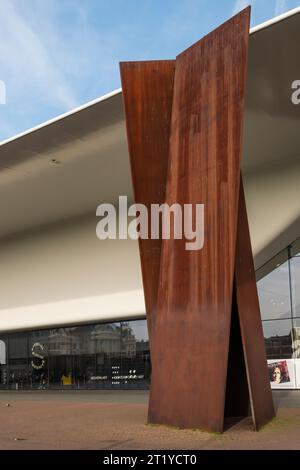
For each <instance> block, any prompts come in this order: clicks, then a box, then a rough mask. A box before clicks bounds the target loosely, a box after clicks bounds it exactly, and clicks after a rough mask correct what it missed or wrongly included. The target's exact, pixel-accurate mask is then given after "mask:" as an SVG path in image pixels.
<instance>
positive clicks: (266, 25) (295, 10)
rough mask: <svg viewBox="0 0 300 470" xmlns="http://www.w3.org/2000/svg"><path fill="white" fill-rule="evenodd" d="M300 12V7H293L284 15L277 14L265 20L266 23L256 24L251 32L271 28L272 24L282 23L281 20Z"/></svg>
mask: <svg viewBox="0 0 300 470" xmlns="http://www.w3.org/2000/svg"><path fill="white" fill-rule="evenodd" d="M298 13H300V7H296V8H293V9H292V10H289V11H287V12H285V13H282V15H279V16H275V17H274V18H272V19H271V20H268V21H265V22H264V23H261V24H259V25H257V26H254V27H253V28H250V34H254V33H257V32H258V31H262V30H263V29H266V28H269V27H270V26H273V25H274V24H276V23H280V22H281V21H283V20H286V19H288V18H290V17H292V16H295V15H297V14H298Z"/></svg>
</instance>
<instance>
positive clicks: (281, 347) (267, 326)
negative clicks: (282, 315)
mask: <svg viewBox="0 0 300 470" xmlns="http://www.w3.org/2000/svg"><path fill="white" fill-rule="evenodd" d="M263 331H264V337H265V345H266V353H267V358H268V359H290V358H291V357H292V356H293V336H292V321H291V320H275V321H264V322H263Z"/></svg>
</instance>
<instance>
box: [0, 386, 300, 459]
mask: <svg viewBox="0 0 300 470" xmlns="http://www.w3.org/2000/svg"><path fill="white" fill-rule="evenodd" d="M274 402H275V406H276V409H277V416H276V418H275V419H274V420H273V421H272V422H271V423H270V424H268V425H267V426H265V427H264V428H263V429H262V430H261V431H260V432H259V433H257V432H254V431H253V429H252V425H251V420H250V418H247V419H244V420H243V421H241V422H239V423H236V424H234V425H233V426H231V427H230V428H229V429H228V430H227V431H226V432H224V433H223V434H221V435H217V434H209V433H206V432H202V431H199V430H180V429H177V428H171V427H167V426H153V425H147V424H146V422H147V406H148V392H145V391H97V392H96V391H86V392H83V391H78V392H77V391H55V392H49V391H38V392H23V391H22V392H7V391H1V392H0V449H2V450H8V449H12V450H14V449H15V450H18V449H20V450H21V449H22V450H25V449H36V450H38V449H50V450H51V449H53V450H54V449H96V450H97V449H112V450H117V449H146V450H151V449H195V450H196V449H300V392H299V391H284V392H283V391H280V392H274Z"/></svg>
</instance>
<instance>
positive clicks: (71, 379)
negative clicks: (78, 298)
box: [0, 320, 151, 390]
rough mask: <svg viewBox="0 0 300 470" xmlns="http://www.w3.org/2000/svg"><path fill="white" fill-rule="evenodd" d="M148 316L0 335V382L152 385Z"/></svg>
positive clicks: (48, 386)
mask: <svg viewBox="0 0 300 470" xmlns="http://www.w3.org/2000/svg"><path fill="white" fill-rule="evenodd" d="M150 369H151V367H150V353H149V340H148V331H147V324H146V320H135V321H128V322H118V323H100V324H96V325H84V326H75V327H69V328H55V329H49V330H39V331H31V332H20V333H9V334H6V335H1V336H0V386H1V388H9V389H14V390H16V389H17V390H18V389H51V388H53V389H114V388H116V389H118V388H122V389H130V388H132V389H147V388H148V387H149V381H150Z"/></svg>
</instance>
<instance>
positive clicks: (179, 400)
mask: <svg viewBox="0 0 300 470" xmlns="http://www.w3.org/2000/svg"><path fill="white" fill-rule="evenodd" d="M249 21H250V9H249V8H248V9H246V10H244V11H243V12H241V13H240V14H239V15H237V16H235V17H234V18H232V19H231V20H229V21H228V22H226V23H225V24H223V25H222V26H220V27H219V28H218V29H217V30H215V31H213V32H212V33H210V34H209V35H208V36H206V37H205V38H203V39H201V40H200V41H199V42H197V43H196V44H194V45H193V46H191V47H190V48H189V49H187V50H186V51H184V52H183V53H181V54H180V55H179V56H178V57H177V58H176V61H154V62H134V63H130V62H129V63H122V64H121V77H122V86H123V96H124V106H125V114H126V124H127V134H128V144H129V153H130V160H131V168H132V177H133V178H132V179H133V186H134V195H135V200H136V202H143V203H144V204H146V205H147V206H150V204H151V203H162V202H166V203H167V204H168V205H170V206H171V205H172V204H174V203H178V204H181V205H183V204H188V203H189V204H193V205H195V204H204V207H205V239H204V245H203V248H202V249H200V250H195V251H188V250H186V240H185V239H175V238H174V237H173V238H172V237H171V238H170V239H163V240H140V256H141V265H142V273H143V284H144V293H145V302H146V310H147V317H148V324H149V333H150V348H151V360H152V377H151V390H150V402H149V416H148V420H149V422H150V423H156V424H168V425H174V426H179V427H184V428H202V429H206V430H209V431H215V432H222V431H223V429H224V418H225V416H226V417H228V416H229V417H230V416H245V415H247V414H248V409H249V403H250V404H251V407H250V409H251V411H252V416H253V420H254V424H255V427H256V429H258V428H259V427H260V426H261V425H263V424H265V423H266V422H267V421H268V420H269V419H271V418H272V416H273V414H274V410H273V403H272V397H271V393H270V386H269V384H268V381H267V365H266V360H265V353H264V346H263V336H262V331H261V327H260V328H258V330H254V328H253V327H254V326H255V325H257V324H258V323H259V321H260V313H259V306H258V302H256V300H255V299H257V292H256V284H255V277H254V271H253V272H250V274H249V269H250V271H251V266H252V267H253V260H252V253H251V246H250V238H249V229H248V223H247V216H246V212H245V211H246V209H245V205H244V199H243V198H242V197H241V198H240V191H241V190H242V186H241V185H240V161H241V152H242V130H243V114H244V97H245V85H246V74H247V53H248V37H249ZM238 217H239V219H238ZM238 220H239V223H241V227H240V228H239V230H237V226H238ZM237 235H238V237H242V238H243V237H246V238H244V240H239V239H237ZM236 247H237V251H236ZM243 248H245V249H246V254H245V255H244V254H243V253H241V250H243ZM236 252H237V253H238V256H239V257H238V259H237V258H236ZM251 262H252V265H251ZM249 266H250V268H249ZM247 273H248V274H247ZM255 293H256V297H255ZM248 295H249V296H253V295H254V297H252V299H251V302H247V296H248ZM253 299H254V300H253ZM252 300H253V301H252ZM256 347H257V349H256V352H253V351H252V348H256ZM255 361H256V362H257V361H258V363H259V366H260V368H261V372H260V374H257V372H256V371H255V368H254V362H255ZM237 377H238V378H237ZM258 381H262V384H259V383H258ZM261 394H262V395H263V396H260V395H261ZM249 400H250V401H249Z"/></svg>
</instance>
